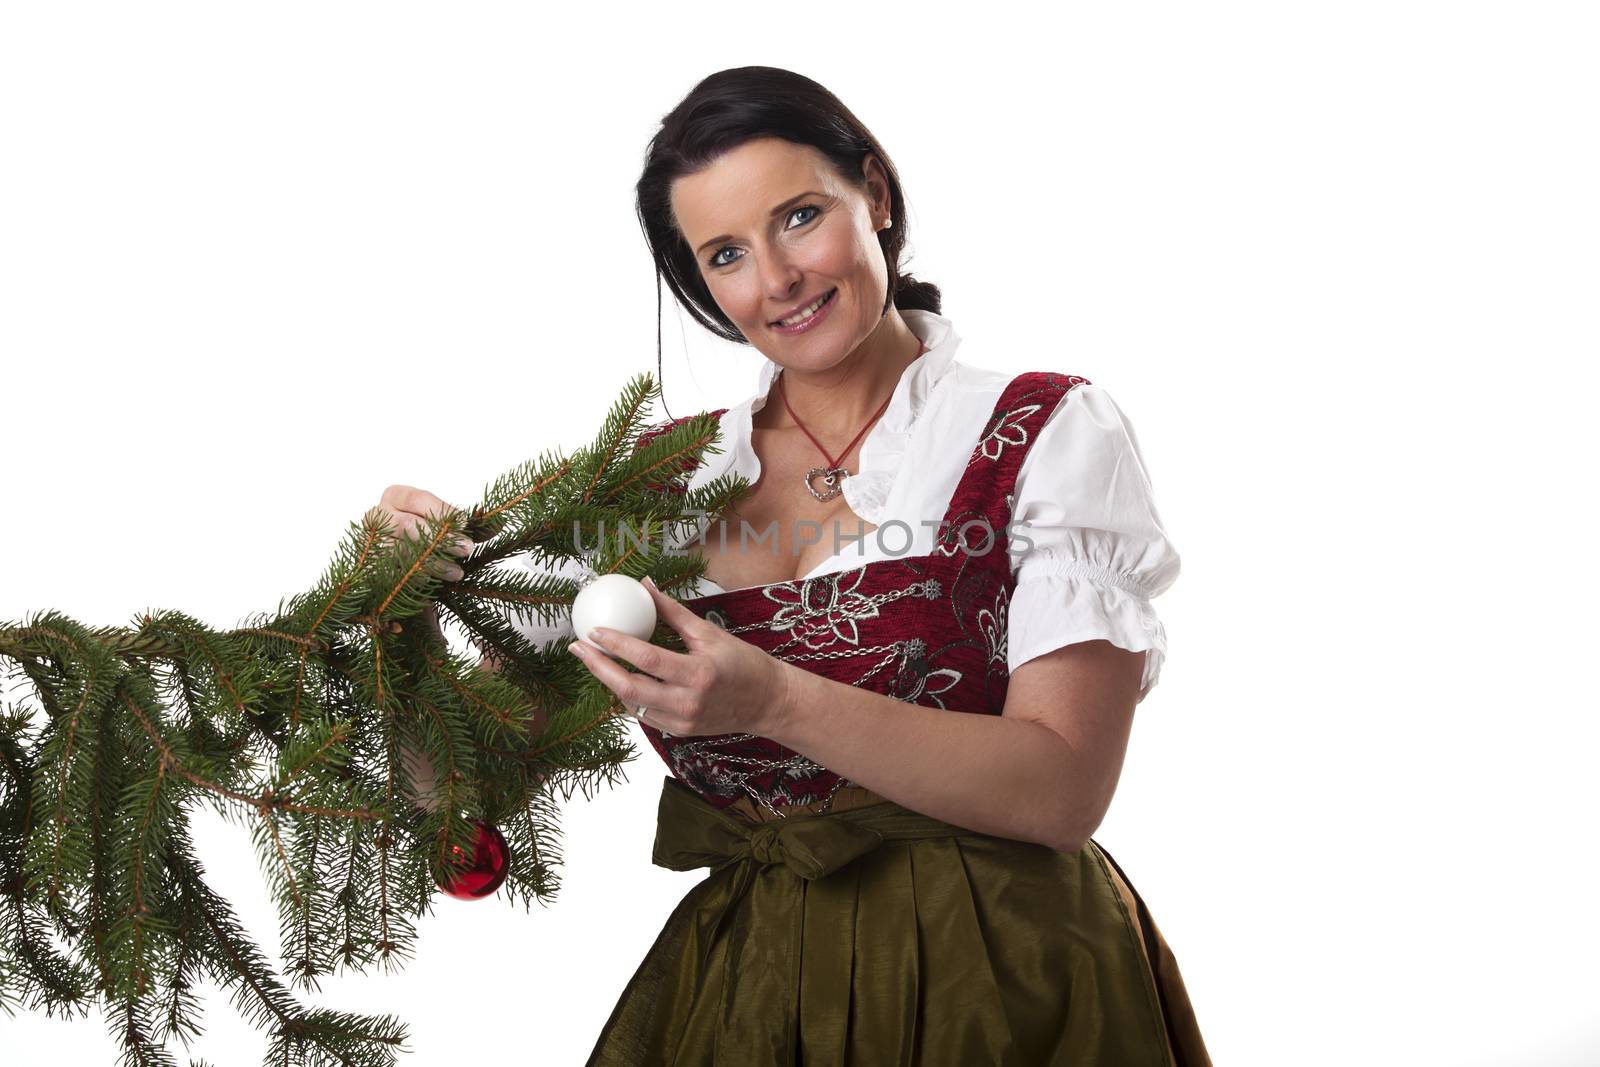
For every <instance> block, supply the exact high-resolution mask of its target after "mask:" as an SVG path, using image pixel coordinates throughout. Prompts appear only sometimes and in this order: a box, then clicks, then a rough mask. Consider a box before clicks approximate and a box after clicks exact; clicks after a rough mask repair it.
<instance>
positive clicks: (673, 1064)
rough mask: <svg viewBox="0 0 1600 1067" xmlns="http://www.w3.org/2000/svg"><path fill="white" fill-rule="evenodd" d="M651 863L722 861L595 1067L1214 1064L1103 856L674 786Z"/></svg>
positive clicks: (674, 920) (598, 1052)
mask: <svg viewBox="0 0 1600 1067" xmlns="http://www.w3.org/2000/svg"><path fill="white" fill-rule="evenodd" d="M652 860H653V862H654V863H655V864H656V865H658V866H661V867H666V868H668V869H670V870H677V871H687V870H692V869H694V868H697V867H710V868H711V872H710V873H709V874H708V875H707V876H706V878H705V879H704V880H703V881H701V882H699V883H698V884H697V885H695V887H694V888H693V889H691V890H690V891H689V892H688V894H687V895H685V897H684V898H683V900H682V901H681V902H680V903H679V904H678V906H677V908H676V909H674V911H673V912H672V914H671V916H670V917H669V918H668V919H667V922H666V925H665V926H664V927H663V928H662V930H661V933H660V934H659V936H658V937H657V938H656V941H655V944H654V945H652V946H651V948H650V950H649V952H648V953H647V954H646V955H645V958H644V960H643V962H642V963H641V964H640V965H639V968H638V970H637V971H636V972H635V974H634V976H633V977H632V979H630V980H629V982H628V984H627V986H626V988H625V989H624V990H623V993H622V996H621V999H620V1000H619V1001H618V1002H617V1005H616V1007H615V1009H614V1010H613V1011H612V1013H611V1017H610V1019H609V1020H608V1021H607V1022H606V1024H605V1027H604V1028H603V1029H602V1031H601V1033H600V1037H599V1040H598V1042H597V1044H596V1046H595V1049H594V1051H593V1053H592V1054H591V1056H590V1058H589V1060H588V1067H897V1065H906V1067H911V1065H916V1067H979V1065H984V1067H986V1065H991V1064H993V1065H1007V1067H1068V1065H1071V1067H1088V1065H1106V1067H1145V1065H1149V1067H1209V1065H1210V1059H1209V1058H1208V1057H1207V1055H1206V1051H1205V1046H1204V1043H1203V1042H1202V1040H1201V1037H1200V1032H1199V1029H1198V1027H1197V1025H1196V1023H1195V1018H1194V1013H1193V1010H1192V1008H1191V1007H1190V1004H1189V1001H1188V997H1187V995H1186V993H1185V992H1184V987H1183V982H1182V979H1181V977H1180V976H1179V974H1178V970H1177V965H1176V962H1175V961H1174V960H1173V959H1172V956H1171V953H1170V951H1169V950H1168V949H1167V946H1166V943H1165V942H1164V941H1163V940H1162V939H1161V937H1160V934H1159V932H1158V931H1156V930H1155V927H1154V923H1153V922H1151V921H1150V920H1149V915H1148V912H1147V911H1146V909H1145V907H1144V903H1143V901H1142V900H1140V899H1139V898H1138V895H1137V893H1135V892H1134V891H1133V888H1132V886H1131V884H1129V883H1128V882H1127V880H1126V879H1125V878H1123V877H1122V873H1121V871H1120V869H1118V868H1117V867H1116V865H1115V862H1114V861H1111V862H1110V863H1109V864H1108V861H1110V857H1109V855H1107V854H1105V853H1104V852H1103V850H1101V849H1100V848H1099V846H1098V845H1096V844H1095V842H1093V841H1092V840H1091V841H1090V842H1089V843H1088V844H1087V845H1085V846H1084V847H1083V848H1081V849H1078V850H1077V851H1075V852H1058V851H1056V850H1054V849H1052V848H1049V847H1047V846H1044V845H1039V844H1033V843H1030V842H1025V841H1017V840H1012V839H1009V838H1003V837H995V836H992V835H989V834H983V833H978V832H976V831H973V830H968V829H965V828H962V827H958V826H954V825H952V824H950V823H946V822H942V821H940V820H938V819H934V818H930V817H928V816H925V815H921V814H919V813H917V812H914V811H910V810H908V809H906V808H903V807H901V806H900V805H898V804H893V803H890V802H887V801H885V802H882V803H874V804H867V805H865V806H861V807H856V808H851V809H848V810H844V811H833V812H828V813H826V814H813V813H809V812H802V813H797V814H794V815H791V816H788V817H787V818H782V819H775V820H773V821H770V822H760V823H757V822H752V821H750V820H749V819H747V818H745V817H743V816H738V815H733V814H729V813H727V812H724V811H720V810H718V809H717V808H716V807H715V806H713V805H711V804H709V803H707V802H706V801H705V800H703V799H701V797H699V796H698V795H697V794H696V793H695V792H694V791H693V790H692V789H690V788H689V787H688V786H686V785H684V784H683V783H682V782H679V781H678V780H677V779H675V778H673V777H670V776H668V777H666V778H665V779H664V780H663V788H662V793H661V803H660V807H659V811H658V818H657V826H656V840H655V848H654V852H653V856H652Z"/></svg>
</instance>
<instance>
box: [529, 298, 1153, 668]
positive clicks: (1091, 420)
mask: <svg viewBox="0 0 1600 1067" xmlns="http://www.w3.org/2000/svg"><path fill="white" fill-rule="evenodd" d="M900 314H901V316H902V317H903V318H904V319H905V321H906V323H907V325H909V326H910V328H911V330H912V332H914V333H915V334H916V335H917V336H918V337H919V338H921V340H922V341H923V343H924V344H925V345H926V346H927V351H926V352H924V353H923V354H922V355H920V356H918V357H917V358H916V359H915V360H914V361H913V362H912V363H911V364H910V366H908V367H907V368H906V369H905V371H904V373H902V374H901V377H900V381H899V383H898V384H897V385H896V386H895V390H894V394H893V395H892V396H891V397H890V399H889V406H888V407H887V408H886V409H885V410H884V413H883V416H882V417H881V418H880V419H879V420H878V422H877V423H876V424H875V425H874V426H873V428H872V429H871V430H869V431H868V433H867V436H866V438H865V439H864V440H863V441H862V444H861V454H860V464H859V468H860V469H859V470H857V471H856V472H855V473H854V474H852V475H850V476H849V477H847V478H846V479H845V480H844V482H843V492H844V499H845V502H846V503H847V504H849V505H850V508H851V510H852V511H854V512H855V513H856V514H857V515H858V516H860V517H861V519H863V520H864V521H865V522H867V523H870V524H872V525H874V526H877V527H884V526H885V525H886V524H890V523H892V525H890V526H889V527H888V529H882V530H875V531H872V532H868V533H867V534H866V536H865V537H862V538H860V539H859V540H857V541H854V542H849V541H847V540H846V541H844V542H843V544H844V547H843V550H842V551H840V552H838V553H836V554H835V555H833V556H830V557H829V558H828V559H826V560H824V561H822V562H821V563H819V564H818V565H817V566H816V567H814V568H812V570H811V571H810V572H808V573H807V574H806V575H805V577H806V578H815V577H818V576H820V575H824V574H832V573H834V572H837V571H844V570H849V569H851V568H853V567H858V566H860V565H861V564H863V563H866V562H870V561H872V560H876V559H895V558H899V557H902V556H906V555H913V556H917V555H926V554H928V553H930V552H932V551H933V536H934V532H935V530H934V528H935V526H936V525H937V523H938V521H939V519H940V518H941V517H943V515H944V513H945V511H946V509H947V508H948V507H949V505H950V498H951V497H952V496H953V495H954V494H955V490H956V485H957V483H958V482H959V481H960V480H961V475H962V473H963V472H964V471H965V469H966V464H967V458H968V456H969V455H970V454H971V451H972V448H973V447H974V446H975V445H976V444H977V441H978V438H979V436H980V435H981V433H982V431H983V427H984V423H985V421H986V420H987V419H988V417H989V415H990V413H991V412H992V411H993V410H994V405H995V403H996V401H998V400H999V398H1000V394H1001V392H1002V391H1004V389H1005V387H1006V385H1007V384H1009V383H1010V381H1011V379H1012V377H1013V376H1014V375H1012V374H1009V373H1005V372H1001V371H994V370H986V369H982V368H979V367H974V366H970V365H968V364H965V363H961V362H958V361H957V360H956V359H955V353H956V349H957V348H958V347H959V346H960V344H961V337H960V335H958V334H957V333H956V332H955V329H954V326H953V325H952V323H951V320H950V319H949V318H947V317H945V316H943V315H936V314H934V313H932V312H928V311H915V310H913V311H905V310H902V311H901V312H900ZM1039 369H1046V368H1039ZM778 370H779V365H778V364H777V363H774V362H773V361H772V360H770V359H765V358H763V360H762V367H761V370H760V373H759V376H758V379H757V391H756V393H755V395H753V396H751V397H750V398H749V399H747V400H745V401H744V402H742V403H740V404H739V405H737V406H735V407H731V408H729V409H728V410H727V411H726V412H724V413H723V415H722V418H721V421H720V426H721V430H722V440H721V442H719V447H720V448H721V449H722V451H721V452H720V453H718V454H715V455H706V456H705V457H704V461H703V462H702V463H701V465H700V468H699V469H698V470H697V471H696V472H695V474H694V476H693V477H692V479H691V480H690V483H689V487H690V489H691V490H694V489H698V488H700V487H701V486H703V485H705V484H706V483H707V482H709V481H711V480H712V479H714V478H718V477H721V476H723V475H726V474H730V473H731V474H738V475H742V476H744V477H745V478H747V479H749V481H750V483H751V484H754V483H755V482H756V480H757V479H758V478H759V477H760V475H761V461H760V459H759V457H757V455H756V453H755V450H754V448H753V447H752V446H751V426H752V417H753V416H754V414H755V412H757V411H759V410H761V408H762V407H763V406H765V404H766V402H767V394H768V391H769V390H770V388H771V386H772V383H773V380H774V379H775V378H776V377H777V372H778ZM1063 373H1073V370H1072V369H1071V368H1067V369H1065V370H1064V371H1063ZM893 520H900V521H899V522H893ZM1012 521H1013V523H1014V524H1015V525H1014V526H1013V529H1012V541H1011V543H1010V545H1009V546H1008V552H1009V553H1010V555H1011V565H1012V573H1013V575H1014V576H1015V579H1016V587H1015V589H1014V590H1013V592H1012V597H1011V603H1010V606H1009V608H1008V610H1007V616H1008V624H1007V629H1008V641H1007V666H1008V667H1009V668H1010V669H1011V670H1012V671H1015V670H1016V669H1017V668H1018V667H1020V666H1022V664H1024V663H1026V662H1027V661H1028V660H1030V659H1033V658H1034V657H1036V656H1041V655H1044V654H1045V653H1046V652H1051V651H1053V650H1055V649H1058V648H1062V647H1064V646H1066V645H1071V644H1076V643H1077V642H1080V641H1092V640H1096V639H1104V640H1107V641H1110V642H1111V643H1112V644H1114V645H1116V646H1118V647H1119V648H1124V649H1127V650H1128V651H1130V652H1144V653H1145V662H1144V674H1143V678H1142V680H1141V682H1140V688H1139V699H1140V700H1143V699H1144V698H1145V696H1146V695H1147V694H1148V693H1149V692H1150V690H1151V688H1152V687H1154V686H1155V684H1156V681H1157V679H1158V678H1159V677H1160V674H1161V663H1162V660H1163V659H1164V658H1165V655H1166V644H1167V641H1166V631H1165V629H1164V628H1163V627H1162V625H1161V621H1160V620H1159V619H1158V618H1157V617H1156V613H1155V611H1154V610H1153V609H1152V607H1151V605H1150V601H1151V600H1152V599H1153V598H1154V597H1156V596H1159V595H1160V594H1161V593H1163V592H1165V591H1166V590H1167V589H1168V588H1169V587H1170V586H1171V585H1172V583H1173V582H1175V581H1176V580H1177V578H1178V571H1179V566H1180V564H1179V558H1178V553H1177V551H1176V550H1175V549H1174V548H1173V546H1172V543H1171V541H1170V540H1168V538H1167V535H1166V531H1165V530H1163V529H1162V526H1161V517H1160V514H1159V513H1158V511H1157V510H1156V503H1155V497H1154V493H1153V490H1152V487H1151V482H1150V476H1149V474H1148V473H1147V471H1146V470H1145V464H1144V458H1143V456H1142V455H1141V453H1140V450H1139V441H1138V438H1137V437H1136V436H1135V434H1134V430H1133V427H1132V425H1131V424H1130V423H1129V422H1128V419H1127V417H1126V416H1124V415H1123V414H1122V410H1121V409H1120V408H1118V407H1117V405H1116V403H1115V402H1114V401H1113V400H1112V399H1111V396H1110V394H1109V393H1107V392H1106V390H1105V389H1104V388H1103V387H1102V386H1099V385H1095V384H1092V383H1091V384H1087V385H1080V386H1077V387H1076V388H1074V389H1073V390H1072V391H1071V392H1069V393H1068V394H1067V396H1066V398H1065V399H1064V400H1062V402H1061V403H1060V404H1059V405H1057V407H1056V409H1055V411H1054V413H1052V414H1051V416H1050V418H1049V419H1048V420H1046V422H1045V424H1044V426H1043V427H1042V428H1041V429H1040V431H1039V437H1038V440H1036V441H1035V442H1034V443H1033V446H1032V447H1031V448H1030V449H1029V451H1028V454H1027V457H1026V458H1025V459H1024V460H1023V463H1022V467H1021V468H1020V469H1019V470H1018V472H1017V481H1016V486H1015V499H1014V501H1013V506H1012ZM709 525H710V520H709V519H707V518H702V519H700V521H699V529H700V531H701V532H704V531H706V530H707V529H708V528H709ZM840 526H841V537H842V538H848V537H850V536H851V535H852V532H857V533H858V532H859V531H852V529H851V522H850V520H848V519H846V520H842V521H841V523H840ZM695 536H696V535H692V534H691V535H687V536H686V537H685V538H684V539H683V540H682V541H677V542H675V544H676V545H677V547H680V548H681V547H682V546H683V545H685V544H688V543H689V542H690V541H692V540H693V539H694V537H695ZM711 536H715V534H712V535H711ZM728 536H729V537H730V540H731V539H735V538H737V536H738V531H737V526H735V528H733V529H730V530H729V531H728ZM826 536H830V535H827V534H825V537H826ZM1023 538H1026V539H1027V540H1029V541H1032V542H1033V543H1032V546H1031V547H1030V546H1029V545H1027V543H1026V542H1025V541H1024V540H1023ZM517 559H518V561H519V562H520V563H521V564H522V565H523V566H526V567H529V568H532V569H536V570H539V571H540V572H541V573H545V572H548V571H549V569H550V568H551V565H550V564H548V563H544V562H535V561H534V560H533V558H532V556H531V554H524V555H522V556H520V557H517ZM559 573H561V574H563V575H565V576H567V577H578V576H579V575H581V574H583V573H584V570H583V568H582V566H581V565H580V564H578V563H577V562H576V561H566V562H565V563H563V565H562V566H561V567H560V568H559ZM724 591H725V590H723V588H722V587H721V586H719V585H717V583H715V582H713V581H711V580H710V579H709V578H702V579H700V583H699V585H698V587H697V588H696V590H695V592H694V595H696V596H705V595H709V594H712V593H720V592H724ZM513 624H514V625H515V626H516V627H517V629H518V630H519V632H521V633H522V634H523V635H524V636H525V637H527V638H528V639H529V640H530V641H533V642H534V643H536V644H543V643H545V642H548V641H553V640H556V639H558V638H559V639H563V640H570V639H571V638H572V636H573V634H572V626H571V620H570V618H563V619H561V620H560V622H558V623H554V624H546V623H542V622H540V621H538V620H535V621H534V622H532V623H520V622H516V620H513Z"/></svg>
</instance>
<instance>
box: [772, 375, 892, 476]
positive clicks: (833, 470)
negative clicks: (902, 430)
mask: <svg viewBox="0 0 1600 1067" xmlns="http://www.w3.org/2000/svg"><path fill="white" fill-rule="evenodd" d="M922 352H923V349H922V348H920V347H919V348H918V349H917V355H918V356H921V355H922ZM778 397H779V398H780V399H781V400H782V401H783V406H784V407H786V408H788V409H789V417H790V418H792V419H794V424H795V425H796V426H798V427H800V429H801V430H802V431H804V432H805V435H806V436H807V437H809V438H811V443H812V444H814V445H816V446H817V451H818V452H821V453H822V458H823V459H826V460H827V461H828V465H827V466H826V467H812V468H811V469H810V470H808V471H806V476H805V482H806V491H807V492H808V493H810V494H811V495H812V496H814V497H816V498H817V499H818V500H832V499H833V498H834V497H836V496H838V495H839V494H840V493H842V492H844V486H843V485H842V484H841V483H842V482H843V480H844V479H845V478H848V477H850V472H849V471H847V470H845V469H844V468H843V467H841V466H839V460H841V459H843V458H844V457H845V456H848V455H849V454H850V450H851V449H852V448H854V447H855V446H856V442H857V441H859V440H861V434H864V433H866V432H867V429H868V427H870V426H871V425H872V424H873V423H874V422H876V421H877V419H878V416H879V415H882V414H883V413H884V410H885V409H886V408H888V406H889V401H890V400H892V399H894V393H893V391H891V392H890V393H889V395H888V396H886V397H884V398H883V404H882V405H880V406H879V408H878V410H877V413H876V414H874V415H873V416H872V418H870V419H868V420H867V422H866V425H865V426H862V427H861V433H858V434H856V435H855V436H854V437H853V438H851V439H850V443H849V444H847V445H845V446H844V449H843V450H842V451H840V453H839V454H838V455H837V456H830V455H828V450H827V449H826V448H823V447H822V442H821V441H818V440H817V435H816V434H814V433H812V432H811V431H810V430H807V429H806V424H805V423H803V422H801V421H800V416H798V415H796V414H795V413H794V408H792V407H789V395H788V394H787V393H786V392H784V389H783V373H782V372H781V371H780V372H779V373H778ZM818 475H821V476H822V484H823V485H826V486H827V487H828V491H827V492H825V493H819V492H817V486H816V480H817V476H818Z"/></svg>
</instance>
